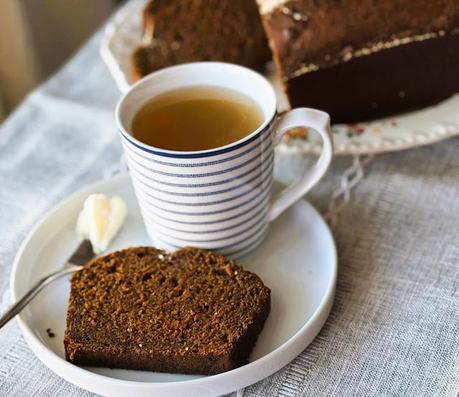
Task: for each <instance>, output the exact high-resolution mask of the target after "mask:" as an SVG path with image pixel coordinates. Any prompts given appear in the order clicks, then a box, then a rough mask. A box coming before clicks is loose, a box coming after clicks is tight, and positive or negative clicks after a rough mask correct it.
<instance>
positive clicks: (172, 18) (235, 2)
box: [132, 0, 271, 79]
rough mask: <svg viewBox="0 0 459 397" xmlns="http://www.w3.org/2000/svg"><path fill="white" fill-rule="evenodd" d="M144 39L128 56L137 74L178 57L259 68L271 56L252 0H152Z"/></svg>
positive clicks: (176, 60)
mask: <svg viewBox="0 0 459 397" xmlns="http://www.w3.org/2000/svg"><path fill="white" fill-rule="evenodd" d="M143 25H144V40H146V41H148V43H149V44H147V45H145V46H142V47H140V48H138V49H137V50H136V51H135V52H134V54H133V56H132V69H133V77H134V79H137V78H139V77H141V76H144V75H146V74H148V73H151V72H152V71H154V70H157V69H159V68H162V67H165V66H170V65H175V64H179V63H184V62H195V61H223V62H231V63H236V64H240V65H244V66H247V67H250V68H254V69H262V68H263V67H264V65H265V64H266V62H268V61H269V60H270V59H271V53H270V50H269V47H268V43H267V40H266V37H265V33H264V30H263V26H262V24H261V18H260V15H259V14H258V9H257V6H256V3H255V1H254V0H250V1H247V0H205V1H202V0H152V1H149V2H148V3H147V6H146V7H145V9H144V12H143Z"/></svg>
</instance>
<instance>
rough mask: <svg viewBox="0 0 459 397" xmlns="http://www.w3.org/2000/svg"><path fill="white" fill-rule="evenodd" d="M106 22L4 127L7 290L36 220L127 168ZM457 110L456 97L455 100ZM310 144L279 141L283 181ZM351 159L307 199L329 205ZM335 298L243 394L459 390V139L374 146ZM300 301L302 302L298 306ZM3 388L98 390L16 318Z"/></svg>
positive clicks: (345, 232) (341, 232)
mask: <svg viewBox="0 0 459 397" xmlns="http://www.w3.org/2000/svg"><path fill="white" fill-rule="evenodd" d="M99 40H100V34H98V35H96V36H94V37H93V38H92V39H91V40H90V42H89V43H88V44H87V45H85V46H84V47H83V49H82V50H81V51H80V52H79V53H78V54H77V56H75V57H74V58H73V59H72V60H71V61H70V63H69V64H68V65H66V66H65V67H64V68H63V70H61V71H60V72H59V73H58V74H56V75H55V76H54V77H53V78H51V79H50V80H49V81H48V82H47V83H45V84H44V85H43V86H41V87H40V88H38V89H37V90H36V91H34V92H33V93H32V94H31V95H30V96H29V97H28V98H27V99H26V100H25V102H24V103H23V104H22V105H21V106H20V107H19V108H18V110H17V111H16V112H15V113H14V114H13V115H12V116H11V117H10V118H9V119H8V120H7V121H6V122H5V123H4V124H3V125H2V127H1V128H0V230H1V238H0V272H1V273H0V274H1V276H0V293H1V295H0V296H3V300H2V304H1V308H2V309H4V307H5V305H6V304H7V303H8V302H9V290H8V279H9V274H10V270H11V265H12V262H13V259H14V256H15V254H16V252H17V250H18V248H19V245H20V243H21V241H22V240H23V239H24V237H25V236H26V234H27V233H28V232H29V231H30V229H31V228H32V226H33V225H34V224H35V223H36V222H37V221H38V220H39V219H40V218H41V217H42V216H43V215H44V214H45V213H46V212H47V211H48V210H50V209H51V208H52V207H53V206H54V205H56V204H57V203H58V202H59V201H60V200H62V199H64V198H65V197H66V196H68V195H69V194H70V193H72V192H74V191H75V190H77V189H79V188H81V187H83V186H84V185H86V184H88V183H90V182H94V181H96V180H98V179H100V178H103V177H104V176H106V175H110V174H112V173H113V172H115V171H116V170H117V167H118V165H119V159H120V154H121V147H120V142H119V139H118V136H117V132H116V128H115V123H114V118H113V111H114V106H115V103H116V101H117V99H118V98H119V96H120V93H119V91H118V90H117V88H116V86H115V84H114V82H113V81H112V79H111V77H110V75H109V73H108V70H107V69H106V67H105V65H104V64H103V63H102V61H101V59H100V57H99V54H98V46H99ZM458 111H459V109H458ZM310 161H311V159H310V158H308V157H304V156H289V155H281V154H279V155H278V156H277V158H276V167H275V173H276V176H277V178H279V179H280V180H282V181H284V182H289V181H291V180H293V179H294V178H295V177H296V176H298V175H300V174H301V172H302V170H303V168H304V167H305V165H307V164H309V162H310ZM349 161H350V160H349V159H336V160H335V161H334V164H333V166H332V168H331V170H330V172H329V174H328V175H327V177H326V178H325V181H323V182H321V184H320V186H318V187H317V188H316V189H315V190H314V192H313V193H312V194H310V195H309V196H308V199H309V200H310V201H311V202H312V203H313V204H314V205H315V206H316V207H317V208H318V209H319V210H321V211H324V210H325V208H326V206H327V203H328V200H329V197H330V194H331V192H332V191H333V189H335V188H336V186H337V184H338V183H339V180H340V176H341V175H342V173H343V170H344V169H345V167H346V166H348V165H349ZM333 233H334V236H335V238H336V241H337V245H338V253H339V277H338V285H337V291H336V301H335V304H334V307H333V310H332V313H331V315H330V318H329V319H328V321H327V323H326V324H325V326H324V328H323V329H322V331H321V332H320V334H319V336H318V337H317V338H316V339H315V340H314V342H313V343H312V344H311V345H310V346H309V347H308V348H307V349H306V350H305V351H304V352H303V353H302V354H301V355H300V356H299V357H298V358H297V359H296V360H294V361H293V362H292V363H291V364H290V365H288V366H287V367H285V368H284V369H282V370H281V371H279V372H278V373H276V374H274V375H273V376H271V377H269V378H267V379H265V380H263V381H261V382H259V383H258V384H255V385H252V386H250V387H248V388H246V389H245V391H244V396H246V397H248V396H253V397H255V396H258V397H266V396H281V397H285V396H314V397H318V396H340V397H343V396H456V395H457V392H458V390H459V139H451V140H449V141H447V142H443V143H439V144H436V145H433V146H430V147H423V148H418V149H413V150H410V151H404V152H399V153H393V154H385V155H380V156H377V157H376V158H375V159H374V160H373V162H372V164H371V166H370V167H369V169H368V174H367V175H366V177H365V178H364V179H363V181H361V182H360V184H359V185H358V186H357V188H356V190H355V191H354V193H353V196H352V200H351V202H350V203H349V204H348V205H347V207H346V208H345V209H344V211H343V212H342V213H341V215H340V218H339V221H338V223H337V224H336V225H335V226H334V227H333ZM292 310H295V308H293V307H292ZM0 395H1V396H5V397H6V396H90V395H93V394H91V393H89V392H86V391H84V390H82V389H79V388H78V387H76V386H73V385H71V384H69V383H67V382H66V381H64V380H63V379H61V378H59V377H58V376H56V375H55V374H53V373H52V372H51V371H50V370H48V369H47V368H46V367H45V366H44V365H43V364H42V363H41V362H40V361H39V360H38V359H36V358H35V357H34V355H33V354H32V352H31V351H30V350H29V348H28V347H27V345H26V343H25V342H24V339H23V338H22V336H21V334H20V332H19V329H18V326H17V324H16V323H15V322H12V323H10V324H8V326H7V327H6V328H4V329H3V330H1V331H0Z"/></svg>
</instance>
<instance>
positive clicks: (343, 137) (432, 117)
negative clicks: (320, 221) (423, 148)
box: [101, 0, 459, 155]
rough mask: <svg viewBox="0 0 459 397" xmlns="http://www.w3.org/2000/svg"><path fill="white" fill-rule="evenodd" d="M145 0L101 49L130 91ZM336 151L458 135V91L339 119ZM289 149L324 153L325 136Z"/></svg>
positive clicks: (123, 17) (283, 103)
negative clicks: (387, 112)
mask: <svg viewBox="0 0 459 397" xmlns="http://www.w3.org/2000/svg"><path fill="white" fill-rule="evenodd" d="M144 3H145V0H134V1H131V2H129V3H128V4H127V5H126V6H124V7H123V8H122V9H120V11H119V12H118V13H117V15H115V18H113V20H112V21H111V22H110V23H109V24H108V26H107V28H106V30H105V34H104V38H103V40H102V43H101V55H102V58H103V59H104V61H105V63H106V64H107V66H108V68H109V70H110V73H111V74H112V76H113V78H114V79H115V81H116V83H117V85H118V87H119V88H120V90H121V91H122V92H125V91H126V90H127V89H128V88H129V87H130V85H131V84H132V80H131V65H130V56H131V54H132V51H133V50H134V48H135V47H137V46H138V45H139V44H140V43H141V37H142V29H141V19H140V15H141V9H142V7H143V5H144ZM268 77H269V78H270V80H271V81H272V82H273V84H274V87H275V88H276V92H277V94H278V97H279V98H278V99H279V104H280V106H279V110H280V111H282V110H286V109H287V108H288V102H287V100H286V98H285V96H284V95H283V94H282V93H281V90H280V86H279V84H278V82H277V80H278V79H277V77H276V76H275V74H273V73H271V75H270V76H268ZM333 132H334V133H335V136H334V138H335V154H342V155H346V154H369V153H380V152H388V151H394V150H402V149H408V148H412V147H416V146H420V145H426V144H431V143H434V142H437V141H440V140H443V139H446V138H449V137H452V136H455V135H459V94H458V95H455V96H454V97H452V98H450V99H448V100H446V101H444V102H442V103H440V104H439V105H436V106H432V107H429V108H425V109H422V110H419V111H416V112H411V113H406V114H403V115H400V116H396V117H391V118H387V119H383V120H376V121H372V122H368V123H358V124H352V125H347V124H336V125H334V126H333ZM279 150H281V151H284V152H290V153H305V154H307V153H319V152H320V150H321V140H320V138H319V137H318V136H317V134H308V136H307V137H306V138H297V139H291V140H289V141H284V142H282V143H281V144H280V145H279Z"/></svg>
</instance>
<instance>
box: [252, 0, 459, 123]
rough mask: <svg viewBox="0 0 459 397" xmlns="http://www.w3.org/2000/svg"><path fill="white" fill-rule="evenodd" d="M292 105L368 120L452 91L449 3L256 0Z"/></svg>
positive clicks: (455, 47)
mask: <svg viewBox="0 0 459 397" xmlns="http://www.w3.org/2000/svg"><path fill="white" fill-rule="evenodd" d="M258 5H259V9H260V13H261V14H262V19H263V24H264V27H265V31H266V34H267V36H268V39H269V44H270V47H271V50H272V53H273V57H274V60H275V62H276V64H277V67H278V69H279V71H280V74H281V78H282V80H283V82H284V88H285V91H286V93H287V95H288V97H289V100H290V103H291V105H292V107H296V106H309V107H314V108H319V109H323V110H325V111H327V112H329V113H330V114H331V118H332V121H333V122H352V121H362V120H366V119H374V118H378V117H382V116H387V115H390V114H394V113H399V112H404V111H408V110H412V109H416V108H419V107H423V106H427V105H431V104H434V103H436V102H438V101H441V100H442V99H445V98H448V97H449V96H451V95H452V94H454V93H455V92H458V91H459V73H458V70H459V2H458V1H457V0H397V1H395V0H381V1H374V0H364V1H361V0H346V1H341V0H323V1H322V0H321V1H313V0H258Z"/></svg>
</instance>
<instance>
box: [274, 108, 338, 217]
mask: <svg viewBox="0 0 459 397" xmlns="http://www.w3.org/2000/svg"><path fill="white" fill-rule="evenodd" d="M296 127H305V128H311V129H313V130H315V131H317V132H318V133H319V135H320V137H321V138H322V142H323V145H322V152H321V153H320V156H319V158H318V160H317V162H316V164H315V165H314V167H313V168H312V169H310V170H309V171H307V172H306V173H305V174H304V175H303V176H302V177H301V178H300V179H299V180H298V181H296V182H294V183H293V184H292V185H290V186H288V187H287V188H285V189H284V190H283V191H282V192H280V193H279V194H277V195H276V196H275V197H274V198H273V199H272V201H271V203H270V208H269V211H268V221H269V222H271V221H273V220H274V219H276V218H277V217H278V216H279V215H280V214H281V213H282V212H284V211H285V210H286V209H287V208H288V207H290V206H291V205H292V204H294V203H295V202H296V201H298V200H299V199H300V198H302V197H303V196H304V195H305V194H306V193H307V192H309V191H310V190H311V189H312V188H313V187H314V186H315V185H316V184H317V182H319V181H320V179H322V177H323V176H324V174H325V172H326V171H327V169H328V166H329V165H330V163H331V160H332V157H333V136H332V132H331V127H330V116H329V115H328V114H327V113H325V112H321V111H320V110H316V109H309V108H296V109H293V110H290V111H289V112H287V113H285V114H284V115H282V116H280V118H279V120H278V122H277V124H276V126H275V130H274V144H275V145H277V144H278V143H279V142H280V140H281V138H282V137H283V136H284V135H285V133H286V132H287V131H288V130H290V129H292V128H296Z"/></svg>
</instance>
